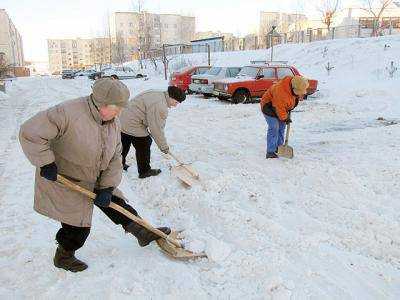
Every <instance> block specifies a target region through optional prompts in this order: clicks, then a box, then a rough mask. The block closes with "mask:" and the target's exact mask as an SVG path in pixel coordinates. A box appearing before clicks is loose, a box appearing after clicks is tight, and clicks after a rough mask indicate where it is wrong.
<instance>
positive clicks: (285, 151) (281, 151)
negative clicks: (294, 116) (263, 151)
mask: <svg viewBox="0 0 400 300" xmlns="http://www.w3.org/2000/svg"><path fill="white" fill-rule="evenodd" d="M289 131H290V123H289V124H288V125H287V129H286V137H285V144H283V145H282V146H279V147H278V156H279V157H286V158H290V159H291V158H293V155H294V154H293V148H292V147H290V146H289V145H288V143H289Z"/></svg>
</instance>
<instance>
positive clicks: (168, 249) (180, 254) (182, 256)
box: [156, 231, 207, 260]
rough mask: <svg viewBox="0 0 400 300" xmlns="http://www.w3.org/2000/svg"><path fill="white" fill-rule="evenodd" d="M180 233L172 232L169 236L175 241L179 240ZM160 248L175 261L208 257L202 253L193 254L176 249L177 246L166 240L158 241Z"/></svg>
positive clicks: (182, 249)
mask: <svg viewBox="0 0 400 300" xmlns="http://www.w3.org/2000/svg"><path fill="white" fill-rule="evenodd" d="M178 234H179V232H178V231H172V232H171V233H170V234H169V236H170V237H172V238H173V239H179V236H178ZM156 242H157V244H158V246H159V247H160V249H161V251H162V252H163V253H164V254H165V255H167V256H168V257H171V258H173V259H178V260H190V259H195V258H201V257H207V255H206V254H205V253H204V252H201V253H193V252H192V251H189V250H186V249H184V248H179V247H176V246H175V245H173V244H171V243H170V242H168V241H167V240H166V239H158V240H156Z"/></svg>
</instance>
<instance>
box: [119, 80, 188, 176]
mask: <svg viewBox="0 0 400 300" xmlns="http://www.w3.org/2000/svg"><path fill="white" fill-rule="evenodd" d="M185 98H186V95H185V93H184V92H183V91H182V90H181V89H179V88H177V87H175V86H170V87H168V91H167V92H164V91H157V90H148V91H145V92H143V93H141V94H139V95H137V96H136V97H135V98H133V99H132V100H130V101H129V104H128V107H127V108H126V109H125V110H124V111H123V112H122V114H121V117H120V120H121V126H122V128H121V131H122V133H121V142H122V164H123V167H124V170H127V169H128V168H129V166H128V165H127V164H126V156H127V155H128V152H129V148H130V146H131V144H132V145H133V147H135V151H136V163H137V169H138V173H139V178H146V177H149V176H156V175H158V174H160V173H161V170H160V169H152V168H151V166H150V147H151V143H152V138H153V139H154V140H155V142H156V144H157V146H158V148H159V149H160V150H161V152H163V153H165V154H167V153H168V152H169V147H168V143H167V139H166V138H165V134H164V127H165V123H166V120H167V116H168V108H171V107H176V106H177V105H178V104H179V103H181V102H182V101H184V100H185ZM150 135H151V136H150Z"/></svg>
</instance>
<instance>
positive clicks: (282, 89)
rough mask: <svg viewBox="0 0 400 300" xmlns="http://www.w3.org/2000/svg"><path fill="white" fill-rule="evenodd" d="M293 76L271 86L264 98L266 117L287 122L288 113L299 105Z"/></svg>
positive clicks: (263, 109) (262, 99)
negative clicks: (294, 92) (293, 89)
mask: <svg viewBox="0 0 400 300" xmlns="http://www.w3.org/2000/svg"><path fill="white" fill-rule="evenodd" d="M291 80H292V76H286V77H284V78H283V79H282V80H280V81H278V82H277V83H275V84H274V85H273V86H271V87H270V88H269V89H268V90H267V91H266V92H265V93H264V95H263V96H262V98H261V101H260V105H261V110H262V112H263V113H265V114H266V115H269V116H271V117H275V118H278V119H279V120H281V121H285V120H286V119H287V118H288V113H289V112H290V111H291V110H293V109H294V108H295V107H296V106H297V104H298V103H299V98H298V97H297V96H296V95H294V94H293V92H292V87H291Z"/></svg>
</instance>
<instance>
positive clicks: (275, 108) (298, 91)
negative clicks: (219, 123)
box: [260, 76, 309, 158]
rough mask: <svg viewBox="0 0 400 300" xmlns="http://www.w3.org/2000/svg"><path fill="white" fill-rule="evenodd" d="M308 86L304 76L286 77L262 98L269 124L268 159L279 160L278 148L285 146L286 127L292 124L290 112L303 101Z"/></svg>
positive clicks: (263, 108)
mask: <svg viewBox="0 0 400 300" xmlns="http://www.w3.org/2000/svg"><path fill="white" fill-rule="evenodd" d="M308 86H309V83H308V80H307V79H306V78H304V77H302V76H286V77H284V78H283V79H282V80H280V81H278V82H277V83H275V84H274V85H273V86H271V87H270V88H269V89H268V90H267V91H266V92H265V94H264V95H263V96H262V98H261V101H260V105H261V111H262V112H263V114H264V118H265V121H266V122H267V124H268V130H267V153H266V158H278V155H279V152H281V151H278V150H279V149H278V148H281V147H282V145H283V141H284V133H285V128H286V125H288V124H290V123H291V122H292V120H291V119H290V112H291V111H292V110H293V109H294V108H295V107H296V106H297V105H298V104H299V101H301V100H303V97H304V95H306V93H307V88H308ZM288 130H289V128H288ZM285 145H286V146H287V138H286V143H285ZM282 150H284V149H282ZM282 152H285V151H282Z"/></svg>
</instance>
